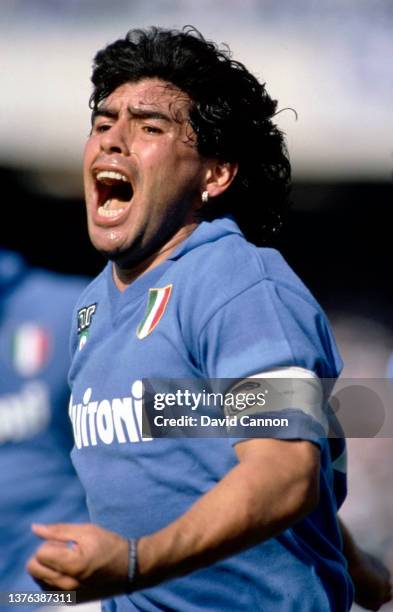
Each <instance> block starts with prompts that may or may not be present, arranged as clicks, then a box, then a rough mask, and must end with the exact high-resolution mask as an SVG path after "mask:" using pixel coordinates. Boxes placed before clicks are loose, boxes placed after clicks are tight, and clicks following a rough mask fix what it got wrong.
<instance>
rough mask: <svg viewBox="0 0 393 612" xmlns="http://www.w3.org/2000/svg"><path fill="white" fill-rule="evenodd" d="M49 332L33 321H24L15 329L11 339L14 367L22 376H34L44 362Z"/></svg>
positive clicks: (46, 357)
mask: <svg viewBox="0 0 393 612" xmlns="http://www.w3.org/2000/svg"><path fill="white" fill-rule="evenodd" d="M49 344H50V343H49V334H48V332H47V331H46V330H45V329H43V328H42V327H40V326H39V325H36V324H35V323H24V324H23V325H21V326H20V327H18V329H17V330H16V332H15V334H14V336H13V341H12V357H13V363H14V367H15V369H16V370H17V371H18V372H19V374H21V375H22V376H26V377H29V376H34V375H35V374H37V373H38V372H39V371H40V370H41V369H42V368H43V366H44V365H45V364H46V362H47V360H48V356H49Z"/></svg>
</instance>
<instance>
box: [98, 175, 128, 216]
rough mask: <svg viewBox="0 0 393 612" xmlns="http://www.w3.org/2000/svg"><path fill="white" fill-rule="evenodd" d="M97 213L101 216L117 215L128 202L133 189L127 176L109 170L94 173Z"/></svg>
mask: <svg viewBox="0 0 393 612" xmlns="http://www.w3.org/2000/svg"><path fill="white" fill-rule="evenodd" d="M96 189H97V194H98V214H99V215H100V216H101V217H108V218H114V217H118V216H119V215H120V214H121V213H122V212H123V210H124V209H125V208H126V207H127V206H128V204H129V203H130V201H131V199H132V196H133V195H134V191H133V188H132V185H131V183H130V181H129V180H128V178H127V177H126V176H125V175H124V174H122V173H120V172H113V171H110V170H101V171H100V172H98V173H97V175H96Z"/></svg>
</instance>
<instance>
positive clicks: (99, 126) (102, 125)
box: [91, 123, 112, 134]
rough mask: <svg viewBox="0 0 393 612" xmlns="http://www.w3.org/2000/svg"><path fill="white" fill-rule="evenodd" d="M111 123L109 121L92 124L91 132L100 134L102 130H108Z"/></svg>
mask: <svg viewBox="0 0 393 612" xmlns="http://www.w3.org/2000/svg"><path fill="white" fill-rule="evenodd" d="M111 127H112V126H111V124H110V123H97V124H96V125H93V127H92V130H91V131H92V134H102V133H103V132H107V131H108V130H110V129H111Z"/></svg>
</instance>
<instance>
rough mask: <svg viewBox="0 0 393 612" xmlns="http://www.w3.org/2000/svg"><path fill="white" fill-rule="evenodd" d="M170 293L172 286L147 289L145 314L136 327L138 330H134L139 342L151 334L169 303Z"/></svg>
mask: <svg viewBox="0 0 393 612" xmlns="http://www.w3.org/2000/svg"><path fill="white" fill-rule="evenodd" d="M171 292H172V285H167V286H166V287H163V288H162V289H149V299H148V302H147V308H146V313H145V316H144V319H143V321H142V322H141V323H140V324H139V325H138V329H137V330H136V335H137V336H138V338H139V339H140V340H142V339H143V338H146V336H148V335H149V334H151V332H152V331H153V329H154V328H155V327H156V326H157V325H158V323H159V321H160V319H161V317H162V315H163V314H164V312H165V308H166V307H167V304H168V302H169V298H170V295H171Z"/></svg>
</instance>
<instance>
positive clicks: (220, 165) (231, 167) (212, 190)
mask: <svg viewBox="0 0 393 612" xmlns="http://www.w3.org/2000/svg"><path fill="white" fill-rule="evenodd" d="M237 170H238V164H237V163H235V162H221V161H219V160H212V161H211V162H209V164H208V168H207V170H206V177H205V181H206V182H205V185H206V186H205V187H204V190H206V191H207V192H208V194H209V198H216V197H217V196H219V195H221V194H222V193H224V191H226V190H227V189H228V187H229V186H230V184H231V183H232V181H233V179H234V178H235V176H236V174H237Z"/></svg>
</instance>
